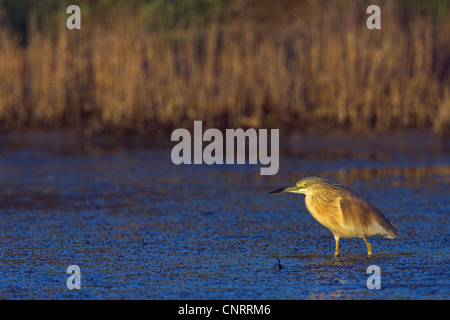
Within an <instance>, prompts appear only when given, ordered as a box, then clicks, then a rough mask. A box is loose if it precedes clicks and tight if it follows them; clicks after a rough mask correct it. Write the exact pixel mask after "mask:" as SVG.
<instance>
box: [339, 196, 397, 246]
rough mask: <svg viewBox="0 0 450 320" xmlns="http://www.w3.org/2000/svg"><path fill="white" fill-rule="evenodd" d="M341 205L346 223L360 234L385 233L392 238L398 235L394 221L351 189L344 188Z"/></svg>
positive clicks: (340, 200)
mask: <svg viewBox="0 0 450 320" xmlns="http://www.w3.org/2000/svg"><path fill="white" fill-rule="evenodd" d="M339 207H340V210H341V213H342V215H343V218H344V223H345V225H346V226H347V227H348V228H351V229H353V230H355V232H357V233H358V234H360V235H364V236H368V237H370V236H373V235H385V236H387V237H390V238H395V237H397V235H398V232H397V230H396V229H395V228H394V226H393V225H392V223H391V222H390V221H389V220H388V219H386V218H385V216H384V215H383V214H382V213H381V212H380V211H379V210H378V209H377V208H375V207H374V206H373V205H372V204H371V203H369V202H368V201H366V200H364V199H363V198H362V197H360V196H359V195H357V194H356V193H354V192H353V191H352V190H350V189H347V188H345V189H344V188H343V196H342V197H341V198H340V199H339Z"/></svg>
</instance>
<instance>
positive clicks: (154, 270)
mask: <svg viewBox="0 0 450 320" xmlns="http://www.w3.org/2000/svg"><path fill="white" fill-rule="evenodd" d="M66 138H67V137H66ZM66 138H55V136H52V135H50V136H46V135H43V136H39V135H32V136H3V137H1V139H0V155H1V156H0V184H1V185H0V241H1V248H0V298H1V299H72V298H75V299H448V298H449V296H450V295H449V293H450V290H449V288H450V287H449V284H450V282H449V271H448V262H449V240H450V230H449V211H450V188H449V185H450V152H449V150H450V148H449V146H448V143H445V142H444V143H442V142H439V143H438V142H435V141H434V140H432V139H431V138H429V137H428V136H426V135H423V134H418V135H416V134H411V135H405V136H402V135H400V136H396V138H395V139H394V138H392V137H389V136H385V137H375V138H370V137H369V138H367V137H366V138H352V139H348V138H339V137H337V138H336V137H335V138H320V137H312V136H309V137H304V136H301V137H298V138H294V139H291V140H289V141H286V143H285V144H283V146H284V147H285V148H287V149H286V150H289V151H290V152H289V153H287V152H285V153H283V154H282V155H281V156H280V172H279V173H278V174H277V175H276V176H260V175H259V168H260V165H213V166H208V165H182V166H176V165H174V164H172V162H171V159H170V151H171V149H170V148H167V147H156V146H152V147H149V146H141V145H131V146H130V145H126V144H119V146H118V145H115V144H114V143H111V142H109V143H104V144H102V143H100V144H99V143H93V142H90V143H87V142H86V141H82V142H80V141H79V140H77V139H70V137H69V138H67V139H66ZM307 175H318V176H323V177H326V178H329V179H332V180H334V181H337V182H339V183H342V184H346V185H348V186H349V187H351V188H353V189H354V190H356V191H357V192H358V193H360V194H363V195H364V196H365V197H366V198H367V199H368V200H369V201H371V202H372V203H373V204H375V205H376V206H377V207H378V208H379V209H380V210H381V211H382V212H384V213H385V215H386V216H387V217H388V218H389V219H390V220H392V221H393V222H394V223H395V224H396V225H397V226H398V229H399V232H400V236H399V238H397V239H395V240H389V239H382V238H379V237H373V238H371V239H370V241H371V243H372V245H373V251H374V255H373V256H372V257H367V255H366V247H365V244H364V242H363V241H362V240H360V239H343V240H341V242H340V245H341V247H340V249H341V257H339V258H334V256H333V252H334V239H333V237H332V235H331V233H330V232H329V231H328V230H327V229H325V228H324V227H322V226H321V225H319V224H318V223H317V222H316V221H315V220H314V219H313V218H312V217H311V216H310V214H309V213H308V212H307V210H306V208H305V205H304V200H303V196H301V195H295V194H276V195H274V194H270V195H269V194H268V192H269V191H271V190H273V189H275V188H279V187H282V186H285V185H288V184H291V183H293V182H295V181H297V180H299V179H300V178H301V177H303V176H307ZM277 258H278V259H279V261H280V263H281V266H282V267H281V268H280V267H279V265H278V259H277ZM69 265H78V266H79V267H80V269H81V289H80V290H69V289H68V288H67V286H66V280H67V278H68V276H69V274H67V273H66V269H67V267H68V266H69ZM370 265H377V266H378V267H379V268H380V271H381V289H379V290H376V289H373V290H369V289H368V288H367V285H366V281H367V278H368V277H369V276H370V275H369V274H367V272H366V271H367V268H368V267H369V266H370Z"/></svg>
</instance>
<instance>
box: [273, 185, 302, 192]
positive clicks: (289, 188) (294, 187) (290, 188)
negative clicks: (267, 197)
mask: <svg viewBox="0 0 450 320" xmlns="http://www.w3.org/2000/svg"><path fill="white" fill-rule="evenodd" d="M299 189H300V187H299V186H297V185H296V184H293V185H291V186H287V187H284V188H280V189H276V190H273V191H270V192H269V193H283V192H296V191H297V190H299Z"/></svg>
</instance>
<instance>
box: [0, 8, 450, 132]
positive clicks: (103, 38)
mask: <svg viewBox="0 0 450 320" xmlns="http://www.w3.org/2000/svg"><path fill="white" fill-rule="evenodd" d="M377 3H378V4H379V5H380V6H381V21H382V29H381V30H368V29H367V28H366V20H367V18H368V17H369V14H367V13H366V11H365V10H366V8H367V7H368V6H369V4H377ZM70 4H77V5H79V6H80V8H81V27H82V28H81V30H68V29H67V28H66V24H65V22H66V19H67V18H68V17H69V14H67V13H66V8H67V7H68V6H69V5H70ZM0 27H1V29H0V30H1V31H0V44H1V45H0V83H1V86H0V130H1V131H2V132H10V131H20V130H30V129H44V130H47V129H61V128H65V129H70V130H75V131H76V132H80V133H83V134H85V135H93V134H101V133H115V134H116V133H117V134H123V133H127V134H145V135H147V137H148V134H151V135H153V136H154V135H157V136H164V137H167V136H168V135H169V134H170V133H171V131H172V130H173V129H174V128H178V127H192V122H193V120H203V121H205V124H206V125H207V126H209V127H215V128H220V129H223V128H237V127H242V128H246V127H253V128H259V127H260V128H280V129H281V130H282V133H281V134H282V135H287V134H289V133H292V132H346V133H349V132H353V133H355V132H356V133H361V132H366V133H367V132H390V131H394V130H400V129H411V128H416V129H426V130H428V131H429V132H431V133H433V134H436V135H437V136H441V137H442V136H446V135H447V136H448V134H449V130H450V129H449V128H450V84H449V83H450V41H449V38H448V34H450V4H449V2H448V1H447V0H434V1H425V0H400V1H379V2H373V3H372V2H370V3H369V2H367V1H358V0H339V1H307V0H301V1H295V0H282V1H275V0H263V1H258V0H247V1H238V0H215V1H214V0H189V1H180V0H133V1H121V0H102V1H89V0H84V1H83V0H79V1H61V0H40V1H34V0H19V1H15V0H2V1H1V2H0Z"/></svg>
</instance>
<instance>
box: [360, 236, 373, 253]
mask: <svg viewBox="0 0 450 320" xmlns="http://www.w3.org/2000/svg"><path fill="white" fill-rule="evenodd" d="M362 239H363V240H364V242H365V243H366V246H367V254H368V255H369V256H371V255H372V245H371V244H370V243H369V241H367V239H366V237H364V236H363V237H362Z"/></svg>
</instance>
